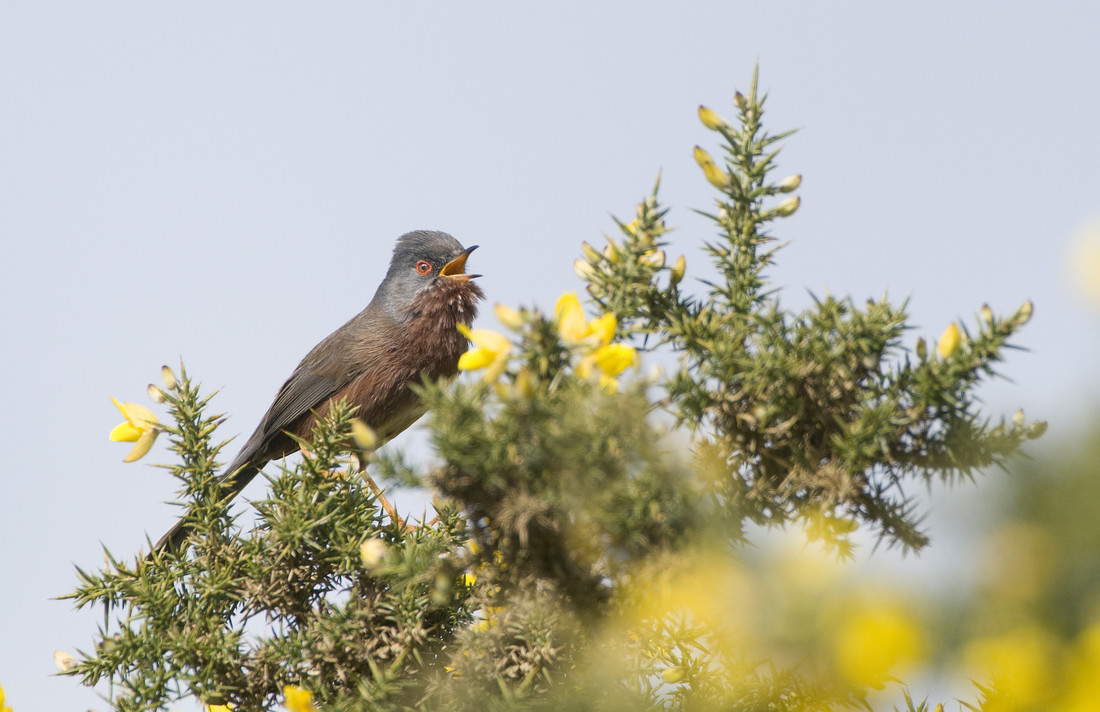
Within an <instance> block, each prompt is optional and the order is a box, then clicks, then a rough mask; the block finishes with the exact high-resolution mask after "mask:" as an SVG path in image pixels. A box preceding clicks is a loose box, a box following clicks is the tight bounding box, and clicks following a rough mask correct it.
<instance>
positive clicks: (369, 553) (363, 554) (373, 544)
mask: <svg viewBox="0 0 1100 712" xmlns="http://www.w3.org/2000/svg"><path fill="white" fill-rule="evenodd" d="M389 549H390V548H389V546H388V545H387V544H386V542H384V541H382V540H381V539H379V538H378V537H372V538H370V539H367V540H366V541H365V542H363V543H362V544H361V545H360V546H359V558H360V559H362V560H363V566H364V567H366V569H367V570H368V571H369V570H371V569H376V568H378V567H379V566H380V565H381V564H382V563H383V562H384V561H385V560H386V556H387V555H388V554H389Z"/></svg>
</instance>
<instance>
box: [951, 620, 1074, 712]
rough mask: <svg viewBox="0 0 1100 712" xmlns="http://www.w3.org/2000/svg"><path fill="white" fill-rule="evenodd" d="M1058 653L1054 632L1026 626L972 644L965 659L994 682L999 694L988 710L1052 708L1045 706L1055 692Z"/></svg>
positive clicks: (986, 706)
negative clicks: (1052, 633)
mask: <svg viewBox="0 0 1100 712" xmlns="http://www.w3.org/2000/svg"><path fill="white" fill-rule="evenodd" d="M1058 653H1059V650H1058V645H1057V643H1056V642H1055V640H1054V638H1053V637H1052V636H1051V634H1050V633H1048V632H1046V631H1044V630H1043V629H1042V628H1040V627H1039V626H1037V625H1024V626H1021V627H1019V628H1016V629H1015V630H1010V631H1008V632H1007V633H1004V634H1002V635H998V636H993V637H990V638H985V639H982V640H978V641H975V642H973V643H971V644H970V645H969V646H968V647H967V650H966V654H965V657H966V660H967V662H968V663H969V664H970V665H972V666H973V667H976V668H978V669H980V670H982V671H984V672H985V674H986V676H987V678H988V679H989V680H991V681H992V683H993V687H994V689H995V690H996V693H995V695H994V697H993V698H992V699H990V700H989V702H988V703H987V704H986V705H985V707H984V708H985V709H986V710H989V711H990V712H994V711H996V710H1010V709H1021V710H1022V709H1041V708H1048V707H1047V704H1045V703H1048V702H1050V701H1051V700H1050V695H1051V694H1053V693H1054V692H1055V689H1054V686H1053V685H1052V683H1054V672H1055V670H1057V669H1058V667H1059V666H1058V657H1059V656H1058ZM1093 674H1095V671H1093ZM975 677H976V679H978V681H980V677H977V676H975Z"/></svg>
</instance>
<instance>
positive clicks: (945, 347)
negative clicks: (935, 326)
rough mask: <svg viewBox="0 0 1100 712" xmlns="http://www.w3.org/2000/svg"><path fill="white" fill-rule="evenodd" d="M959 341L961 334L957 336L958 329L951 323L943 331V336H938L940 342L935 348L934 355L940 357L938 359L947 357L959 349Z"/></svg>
mask: <svg viewBox="0 0 1100 712" xmlns="http://www.w3.org/2000/svg"><path fill="white" fill-rule="evenodd" d="M960 340H961V334H959V327H957V326H955V322H951V323H950V324H948V325H947V328H946V329H944V330H943V334H941V335H940V342H939V344H938V345H937V346H936V353H938V354H939V355H940V358H947V357H949V356H950V355H951V354H953V353H955V351H956V349H958V348H959V341H960Z"/></svg>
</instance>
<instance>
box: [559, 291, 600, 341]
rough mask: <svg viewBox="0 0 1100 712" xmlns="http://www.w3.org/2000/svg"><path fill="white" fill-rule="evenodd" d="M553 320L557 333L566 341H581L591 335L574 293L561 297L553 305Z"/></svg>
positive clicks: (579, 302)
mask: <svg viewBox="0 0 1100 712" xmlns="http://www.w3.org/2000/svg"><path fill="white" fill-rule="evenodd" d="M554 320H555V321H557V322H558V332H559V333H560V334H561V337H562V338H563V339H565V340H566V341H574V342H579V341H583V340H584V338H585V337H586V336H588V335H589V334H590V333H591V331H589V327H588V322H587V321H586V320H585V318H584V310H583V309H581V301H580V300H579V299H577V293H576V292H566V293H565V294H563V295H561V298H559V299H558V303H557V304H556V305H554Z"/></svg>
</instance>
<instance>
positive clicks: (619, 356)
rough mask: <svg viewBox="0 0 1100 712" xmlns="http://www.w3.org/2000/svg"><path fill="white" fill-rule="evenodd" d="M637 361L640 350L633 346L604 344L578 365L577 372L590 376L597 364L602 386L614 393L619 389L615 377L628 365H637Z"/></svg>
mask: <svg viewBox="0 0 1100 712" xmlns="http://www.w3.org/2000/svg"><path fill="white" fill-rule="evenodd" d="M637 363H638V352H637V351H635V350H634V347H633V346H628V345H627V344H604V345H603V346H600V347H599V348H598V349H596V350H595V351H594V352H592V353H591V354H589V355H588V356H586V357H585V358H584V359H583V360H582V361H581V362H580V363H579V364H578V365H577V372H578V373H579V374H580V375H581V376H582V377H583V378H588V375H589V374H590V373H591V372H592V366H595V367H596V368H597V369H599V372H600V386H602V387H603V389H604V390H606V391H608V392H610V393H613V392H615V391H617V390H618V389H619V381H618V379H617V378H615V377H616V376H618V375H619V374H620V373H622V372H623V371H625V370H626V369H627V367H628V366H635V365H637Z"/></svg>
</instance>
